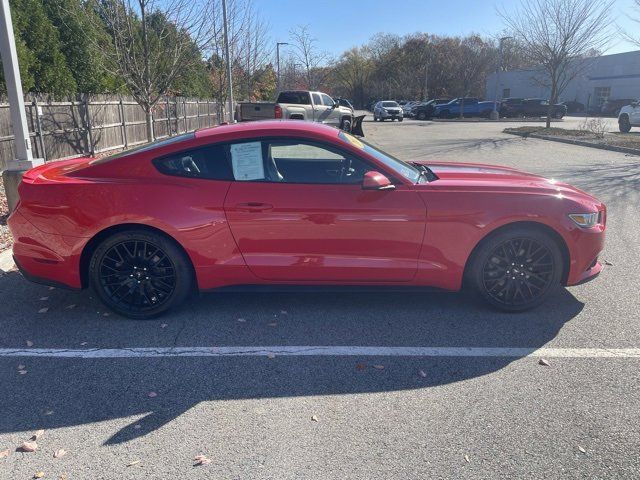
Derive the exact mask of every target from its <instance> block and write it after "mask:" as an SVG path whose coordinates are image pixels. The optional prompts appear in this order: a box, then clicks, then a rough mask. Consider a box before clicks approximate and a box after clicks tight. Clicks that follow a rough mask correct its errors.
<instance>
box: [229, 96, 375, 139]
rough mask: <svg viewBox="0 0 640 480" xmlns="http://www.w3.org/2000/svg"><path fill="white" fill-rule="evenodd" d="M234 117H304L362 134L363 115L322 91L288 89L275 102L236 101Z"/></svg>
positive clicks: (286, 118) (245, 119)
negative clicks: (355, 112)
mask: <svg viewBox="0 0 640 480" xmlns="http://www.w3.org/2000/svg"><path fill="white" fill-rule="evenodd" d="M235 117H236V121H238V122H249V121H254V120H267V119H273V118H282V119H285V120H307V121H310V122H318V123H324V124H327V125H331V126H334V127H336V128H340V129H342V130H345V131H347V132H352V133H355V134H356V135H363V134H362V118H363V117H355V115H354V111H353V109H351V108H349V107H346V106H341V105H340V104H339V102H337V101H335V100H334V99H333V98H331V97H330V96H329V95H327V94H326V93H322V92H310V91H307V90H289V91H284V92H280V94H279V95H278V98H277V100H276V101H275V102H239V103H238V105H237V106H236V112H235Z"/></svg>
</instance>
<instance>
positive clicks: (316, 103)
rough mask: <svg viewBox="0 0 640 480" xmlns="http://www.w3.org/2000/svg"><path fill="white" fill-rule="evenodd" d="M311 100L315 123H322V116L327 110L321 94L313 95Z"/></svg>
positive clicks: (315, 93) (314, 93)
mask: <svg viewBox="0 0 640 480" xmlns="http://www.w3.org/2000/svg"><path fill="white" fill-rule="evenodd" d="M311 98H312V99H313V100H312V101H313V121H314V122H318V121H320V120H319V118H320V115H322V114H323V113H324V112H325V111H326V108H325V106H324V105H323V104H322V98H321V97H320V94H319V93H317V92H313V93H311Z"/></svg>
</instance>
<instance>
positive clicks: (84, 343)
mask: <svg viewBox="0 0 640 480" xmlns="http://www.w3.org/2000/svg"><path fill="white" fill-rule="evenodd" d="M88 343H89V342H82V343H81V344H80V345H81V346H83V347H84V346H85V345H87V344H88Z"/></svg>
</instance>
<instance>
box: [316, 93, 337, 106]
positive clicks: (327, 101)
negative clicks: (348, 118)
mask: <svg viewBox="0 0 640 480" xmlns="http://www.w3.org/2000/svg"><path fill="white" fill-rule="evenodd" d="M320 95H322V103H323V105H325V106H327V107H333V104H334V103H335V102H334V101H333V99H332V98H331V97H330V96H329V95H327V94H326V93H321V94H320Z"/></svg>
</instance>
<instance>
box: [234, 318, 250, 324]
mask: <svg viewBox="0 0 640 480" xmlns="http://www.w3.org/2000/svg"><path fill="white" fill-rule="evenodd" d="M236 321H237V322H240V323H244V322H246V321H247V320H246V319H244V318H238V319H237V320H236Z"/></svg>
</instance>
